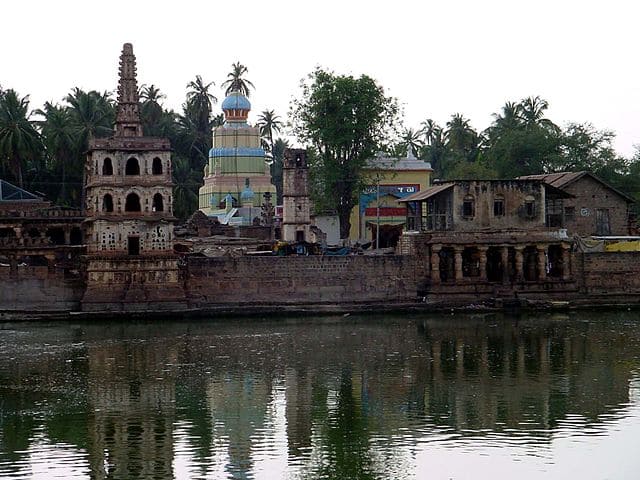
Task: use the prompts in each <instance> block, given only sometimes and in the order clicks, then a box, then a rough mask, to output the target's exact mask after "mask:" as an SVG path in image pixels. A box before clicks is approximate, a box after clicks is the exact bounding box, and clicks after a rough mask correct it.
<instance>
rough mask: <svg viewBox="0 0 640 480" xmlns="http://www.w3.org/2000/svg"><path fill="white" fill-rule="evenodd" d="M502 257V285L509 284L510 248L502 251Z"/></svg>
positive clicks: (504, 248)
mask: <svg viewBox="0 0 640 480" xmlns="http://www.w3.org/2000/svg"><path fill="white" fill-rule="evenodd" d="M500 257H501V260H502V283H509V247H502V248H501V249H500Z"/></svg>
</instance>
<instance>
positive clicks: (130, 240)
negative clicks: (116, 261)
mask: <svg viewBox="0 0 640 480" xmlns="http://www.w3.org/2000/svg"><path fill="white" fill-rule="evenodd" d="M127 247H128V251H129V255H140V237H127Z"/></svg>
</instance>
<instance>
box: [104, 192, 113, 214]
mask: <svg viewBox="0 0 640 480" xmlns="http://www.w3.org/2000/svg"><path fill="white" fill-rule="evenodd" d="M102 211H103V212H113V197H112V196H111V195H110V194H108V193H107V194H106V195H105V196H104V197H102Z"/></svg>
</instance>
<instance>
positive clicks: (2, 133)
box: [0, 89, 42, 187]
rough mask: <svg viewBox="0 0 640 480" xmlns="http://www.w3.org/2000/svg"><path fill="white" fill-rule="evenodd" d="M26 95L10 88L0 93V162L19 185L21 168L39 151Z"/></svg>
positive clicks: (39, 152) (33, 159) (21, 180)
mask: <svg viewBox="0 0 640 480" xmlns="http://www.w3.org/2000/svg"><path fill="white" fill-rule="evenodd" d="M30 118H31V112H30V111H29V96H28V95H27V96H25V97H22V98H21V97H19V95H18V93H17V92H16V91H15V90H12V89H9V90H5V91H3V92H2V95H1V96H0V162H1V163H2V164H3V168H5V169H6V170H9V171H10V172H11V173H12V174H13V175H14V178H15V179H16V181H17V183H18V185H19V186H20V187H23V186H24V182H23V170H24V168H25V166H27V165H28V163H29V162H32V161H35V160H36V159H37V158H38V157H39V156H40V155H41V153H42V142H41V139H40V134H39V133H38V131H37V130H36V128H35V125H34V123H33V122H32V121H31V120H30Z"/></svg>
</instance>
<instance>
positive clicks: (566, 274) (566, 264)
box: [562, 243, 571, 280]
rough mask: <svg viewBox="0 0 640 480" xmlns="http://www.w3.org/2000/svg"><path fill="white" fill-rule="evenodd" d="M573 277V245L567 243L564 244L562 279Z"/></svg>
mask: <svg viewBox="0 0 640 480" xmlns="http://www.w3.org/2000/svg"><path fill="white" fill-rule="evenodd" d="M570 278H571V246H570V245H567V244H566V243H563V244H562V279H563V280H569V279H570Z"/></svg>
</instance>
